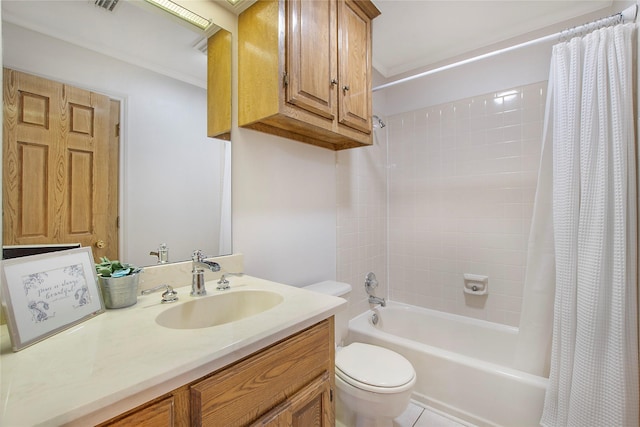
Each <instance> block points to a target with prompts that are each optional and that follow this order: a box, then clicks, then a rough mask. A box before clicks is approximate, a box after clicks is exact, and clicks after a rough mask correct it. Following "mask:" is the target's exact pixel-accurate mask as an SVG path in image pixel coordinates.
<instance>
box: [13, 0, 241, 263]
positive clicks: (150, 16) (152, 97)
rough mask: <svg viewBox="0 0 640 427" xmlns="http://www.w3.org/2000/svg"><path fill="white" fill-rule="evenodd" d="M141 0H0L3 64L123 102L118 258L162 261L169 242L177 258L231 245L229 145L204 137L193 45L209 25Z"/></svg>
mask: <svg viewBox="0 0 640 427" xmlns="http://www.w3.org/2000/svg"><path fill="white" fill-rule="evenodd" d="M142 3H143V2H138V1H128V2H118V4H117V6H116V8H115V9H114V11H113V12H107V11H105V10H101V9H99V8H97V7H96V6H94V4H93V2H79V1H57V0H49V1H28V2H25V1H11V0H8V1H3V2H2V19H3V23H2V33H3V34H2V42H3V66H4V67H7V68H11V69H15V70H19V71H23V72H25V73H29V74H33V75H37V76H41V77H44V78H47V79H50V80H55V81H57V82H61V83H63V84H66V85H70V86H74V87H78V88H82V89H86V90H88V91H91V92H95V93H99V94H103V95H106V96H108V97H109V98H110V99H112V100H115V101H119V102H120V111H121V112H120V134H119V138H120V162H119V169H120V172H119V180H120V186H119V188H120V194H119V197H117V198H116V200H117V203H118V204H119V208H118V211H119V219H117V220H118V222H119V236H120V244H119V248H118V252H117V253H118V257H119V258H120V259H122V260H124V261H126V262H129V263H133V264H137V265H151V264H155V263H156V262H157V260H158V258H157V256H153V255H150V253H151V252H157V251H158V248H159V246H160V244H162V243H165V244H166V245H167V247H168V250H169V255H168V258H169V261H170V262H175V261H182V260H186V259H190V257H191V252H192V251H193V250H194V249H201V250H202V251H203V252H204V253H205V254H206V255H207V256H215V255H222V254H228V253H231V212H230V209H231V202H230V197H231V196H230V189H231V182H230V177H231V170H230V160H231V154H230V150H231V148H230V143H229V142H226V141H223V140H220V139H213V138H208V137H207V136H206V135H207V91H206V81H207V56H206V55H205V54H203V52H201V51H200V50H198V49H196V48H194V47H193V46H203V45H204V46H206V44H207V43H206V39H207V38H208V36H209V35H210V33H204V32H202V31H199V30H198V29H197V28H195V27H193V26H190V25H188V24H182V23H180V22H177V21H175V20H174V19H173V18H172V17H170V16H169V17H168V16H167V14H165V13H163V12H161V11H160V12H158V11H155V10H151V9H155V8H153V7H151V8H149V7H145V6H144V5H143V4H142ZM53 16H55V19H53V20H52V19H50V18H51V17H53ZM203 40H204V43H203ZM203 50H204V49H203ZM229 52H230V51H229ZM228 61H230V59H228ZM229 102H230V100H229ZM4 167H6V166H5V165H3V168H4ZM6 185H7V183H6V182H3V188H4V187H6ZM95 185H100V183H96V184H95ZM4 236H6V233H3V238H4ZM6 243H7V242H6V241H5V244H6ZM32 243H74V242H35V241H34V242H32Z"/></svg>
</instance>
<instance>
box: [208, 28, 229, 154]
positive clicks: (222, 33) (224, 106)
mask: <svg viewBox="0 0 640 427" xmlns="http://www.w3.org/2000/svg"><path fill="white" fill-rule="evenodd" d="M207 136H208V137H211V138H218V139H224V140H225V141H230V140H231V33H230V32H229V31H227V30H223V29H220V30H218V31H217V32H216V33H215V34H213V35H212V36H211V37H209V39H208V40H207Z"/></svg>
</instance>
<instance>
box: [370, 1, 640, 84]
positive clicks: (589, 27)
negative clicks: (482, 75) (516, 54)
mask: <svg viewBox="0 0 640 427" xmlns="http://www.w3.org/2000/svg"><path fill="white" fill-rule="evenodd" d="M637 15H638V4H637V3H636V4H634V5H632V6H629V7H628V8H626V9H625V10H623V11H622V12H619V13H616V14H614V15H611V16H608V17H606V18H602V19H598V20H596V21H592V22H589V23H586V24H582V25H579V26H577V27H573V28H570V29H568V30H562V31H559V32H557V33H555V34H549V35H548V36H543V37H540V38H537V39H533V40H529V41H526V42H524V43H519V44H516V45H513V46H509V47H505V48H503V49H497V50H494V51H491V52H488V53H484V54H482V55H478V56H474V57H472V58H468V59H464V60H462V61H458V62H453V63H451V64H448V65H444V66H442V67H438V68H433V69H431V70H427V71H423V72H422V73H418V74H414V75H412V76H409V77H404V78H402V79H398V80H394V81H392V82H389V83H385V84H382V85H380V86H376V87H374V88H373V89H372V91H373V92H376V91H379V90H382V89H386V88H388V87H391V86H395V85H399V84H401V83H406V82H408V81H411V80H415V79H419V78H422V77H426V76H429V75H431V74H435V73H439V72H440V71H446V70H449V69H451V68H456V67H459V66H461V65H466V64H469V63H471V62H475V61H479V60H481V59H486V58H490V57H492V56H496V55H500V54H503V53H506V52H510V51H512V50H516V49H520V48H523V47H526V46H532V45H535V44H538V43H544V42H547V41H552V40H558V39H565V38H568V37H571V36H573V35H575V34H580V33H581V32H590V31H593V30H595V29H597V28H598V27H600V26H606V25H611V24H613V23H625V22H633V21H635V20H636V17H637Z"/></svg>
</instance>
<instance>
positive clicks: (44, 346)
mask: <svg viewBox="0 0 640 427" xmlns="http://www.w3.org/2000/svg"><path fill="white" fill-rule="evenodd" d="M229 281H230V284H231V290H229V291H217V290H215V287H216V284H215V282H207V290H208V294H209V295H215V294H216V293H220V292H237V291H239V290H242V289H261V290H272V291H275V292H278V293H280V294H281V295H282V296H283V297H284V301H283V302H282V303H281V304H279V305H277V306H275V307H273V308H271V309H269V310H267V311H265V312H263V313H260V314H256V315H253V316H251V317H248V318H245V319H242V320H239V321H236V322H232V323H228V324H224V325H218V326H213V327H209V328H202V329H169V328H165V327H162V326H160V325H158V324H157V323H156V322H155V318H156V316H157V315H158V314H159V313H160V312H162V311H163V310H167V309H170V308H171V307H174V306H175V305H177V304H183V303H185V302H188V301H192V300H193V299H194V298H193V297H191V296H189V292H190V287H183V288H179V289H177V291H178V294H179V298H180V300H179V301H177V302H175V303H172V304H160V293H154V294H151V295H146V296H140V297H138V303H137V304H136V305H134V306H131V307H128V308H123V309H115V310H107V311H106V312H105V313H102V314H99V315H97V316H96V317H94V318H92V319H90V320H87V321H86V322H83V323H81V324H79V325H76V326H74V327H73V328H71V329H67V330H65V331H63V332H61V333H59V334H57V335H55V336H53V337H50V338H47V339H46V340H44V341H41V342H39V343H36V344H34V345H32V346H30V347H27V348H25V349H23V350H21V351H19V352H17V353H14V352H12V350H11V344H10V340H9V334H8V331H7V327H6V325H2V331H1V334H0V340H1V342H0V343H1V347H0V349H1V353H0V355H1V356H0V374H1V376H0V391H1V395H0V397H1V399H2V401H1V402H0V404H1V407H0V411H1V413H0V425H2V426H7V427H9V426H32V425H47V426H51V425H61V424H72V425H89V424H96V423H99V422H102V421H105V420H107V419H109V418H112V417H114V416H116V415H118V414H120V413H122V412H124V411H127V410H129V409H131V408H134V407H136V406H138V405H140V404H142V403H144V402H147V401H149V400H150V399H153V398H155V397H158V396H161V395H163V394H165V393H167V392H170V391H171V390H173V389H175V388H177V387H180V386H181V385H184V384H185V383H188V382H190V381H194V380H196V379H198V378H200V377H202V376H203V375H206V374H208V373H210V372H212V371H214V370H216V369H219V368H221V367H224V366H226V365H228V364H230V363H232V362H234V361H236V360H238V359H240V358H242V357H244V356H247V355H249V354H251V353H254V352H255V351H257V350H259V349H261V348H264V347H266V346H268V345H270V344H272V343H274V342H276V341H279V340H281V339H283V338H286V337H287V336H289V335H291V334H293V333H295V332H298V331H300V330H302V329H304V328H307V327H309V326H311V325H313V324H315V323H317V322H319V321H321V320H323V319H326V318H328V317H330V316H331V315H334V314H335V313H337V311H338V310H339V308H340V307H341V306H342V305H343V304H345V303H346V302H345V300H343V299H341V298H337V297H332V296H329V295H323V294H318V293H314V292H311V291H307V290H304V289H300V288H296V287H293V286H287V285H282V284H279V283H274V282H269V281H267V280H262V279H258V278H255V277H251V276H246V275H245V276H241V277H231V278H229ZM209 295H208V296H209ZM208 296H207V297H208ZM205 298H206V297H205Z"/></svg>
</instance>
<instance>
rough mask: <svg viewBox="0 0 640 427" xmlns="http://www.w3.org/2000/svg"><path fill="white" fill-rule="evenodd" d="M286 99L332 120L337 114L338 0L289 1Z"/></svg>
mask: <svg viewBox="0 0 640 427" xmlns="http://www.w3.org/2000/svg"><path fill="white" fill-rule="evenodd" d="M286 9H287V12H286V16H287V22H286V37H285V38H286V49H285V50H286V67H285V71H286V76H284V79H285V85H284V86H285V93H286V102H288V103H290V104H293V105H296V106H297V107H299V108H302V109H304V110H307V111H309V112H312V113H315V114H317V115H319V116H321V117H324V118H327V119H329V120H331V121H333V120H334V118H335V116H336V102H337V98H336V87H335V86H336V85H337V78H338V76H337V64H336V58H337V57H336V55H337V54H336V46H337V44H336V26H335V22H336V20H335V13H336V11H335V2H334V0H331V1H327V0H291V1H287V2H286Z"/></svg>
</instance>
